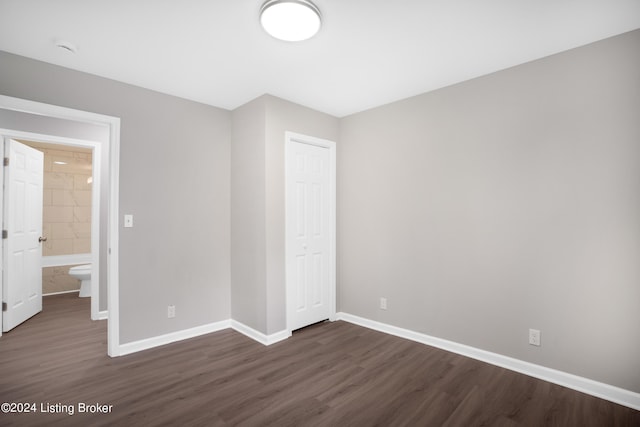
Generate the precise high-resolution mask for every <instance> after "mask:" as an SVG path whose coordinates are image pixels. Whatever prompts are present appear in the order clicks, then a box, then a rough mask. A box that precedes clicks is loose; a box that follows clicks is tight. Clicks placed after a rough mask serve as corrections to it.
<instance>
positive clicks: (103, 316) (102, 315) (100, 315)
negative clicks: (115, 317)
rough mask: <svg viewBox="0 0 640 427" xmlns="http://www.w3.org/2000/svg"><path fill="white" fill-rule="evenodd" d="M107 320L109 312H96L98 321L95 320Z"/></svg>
mask: <svg viewBox="0 0 640 427" xmlns="http://www.w3.org/2000/svg"><path fill="white" fill-rule="evenodd" d="M108 318H109V311H107V310H103V311H99V312H98V319H97V320H106V319H108Z"/></svg>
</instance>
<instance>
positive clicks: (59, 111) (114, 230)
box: [0, 95, 120, 357]
mask: <svg viewBox="0 0 640 427" xmlns="http://www.w3.org/2000/svg"><path fill="white" fill-rule="evenodd" d="M0 108H3V109H6V110H13V111H20V112H24V113H31V114H37V115H41V116H45V117H53V118H57V119H67V120H73V121H77V122H83V123H90V124H98V125H102V126H106V127H107V128H108V129H109V147H108V148H109V152H108V153H104V154H105V155H108V159H109V161H108V163H109V185H108V192H109V197H108V200H109V208H108V219H107V220H108V223H107V242H108V249H107V307H108V310H109V316H108V320H107V322H108V323H107V325H108V332H107V353H108V354H109V356H112V357H114V356H118V355H119V352H120V326H119V323H120V322H119V320H120V316H119V304H118V301H119V295H118V294H119V283H118V277H119V273H118V271H119V268H118V253H119V251H118V241H119V228H118V227H119V222H118V215H119V209H120V207H119V200H120V197H119V188H120V187H119V170H120V165H119V159H120V118H118V117H112V116H106V115H103V114H96V113H91V112H88V111H82V110H75V109H72V108H66V107H61V106H57V105H51V104H45V103H42V102H36V101H29V100H26V99H20V98H14V97H10V96H5V95H0ZM99 144H100V143H99ZM101 148H102V144H100V148H98V149H97V150H98V151H99V150H100V149H101ZM105 151H106V150H105ZM92 232H93V230H92ZM92 252H93V247H92ZM1 292H2V291H1V290H0V297H2V295H1ZM96 300H97V299H96ZM92 303H93V301H92ZM96 313H97V310H96ZM92 316H93V304H92ZM0 329H1V328H0Z"/></svg>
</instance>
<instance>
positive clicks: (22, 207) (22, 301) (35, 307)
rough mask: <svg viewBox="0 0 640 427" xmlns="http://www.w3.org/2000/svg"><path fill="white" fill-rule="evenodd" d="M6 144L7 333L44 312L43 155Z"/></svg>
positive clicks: (4, 280)
mask: <svg viewBox="0 0 640 427" xmlns="http://www.w3.org/2000/svg"><path fill="white" fill-rule="evenodd" d="M4 144H5V147H4V149H5V150H4V153H5V157H6V158H8V159H9V160H8V161H9V163H8V165H6V166H5V167H4V184H5V189H4V217H3V230H6V238H4V239H3V257H4V259H3V263H2V265H3V271H2V290H3V300H4V301H3V302H4V304H3V312H2V330H3V332H6V331H9V330H11V329H13V328H14V327H16V326H17V325H19V324H20V323H22V322H24V321H25V320H27V319H28V318H30V317H31V316H33V315H35V314H37V313H39V312H40V311H42V244H41V241H40V239H41V237H42V187H43V166H44V161H43V158H44V156H43V154H42V152H40V151H38V150H36V149H33V148H31V147H27V146H26V145H24V144H20V143H19V142H17V141H14V140H11V139H6V140H5V143H4ZM3 237H5V232H4V231H3Z"/></svg>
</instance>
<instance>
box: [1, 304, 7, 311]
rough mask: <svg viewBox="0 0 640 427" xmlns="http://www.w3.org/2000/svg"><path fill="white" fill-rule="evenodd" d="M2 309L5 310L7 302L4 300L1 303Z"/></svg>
mask: <svg viewBox="0 0 640 427" xmlns="http://www.w3.org/2000/svg"><path fill="white" fill-rule="evenodd" d="M2 311H7V303H6V302H3V303H2Z"/></svg>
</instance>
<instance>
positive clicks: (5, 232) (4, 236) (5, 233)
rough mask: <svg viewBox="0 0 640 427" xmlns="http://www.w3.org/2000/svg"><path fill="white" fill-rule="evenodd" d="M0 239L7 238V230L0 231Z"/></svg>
mask: <svg viewBox="0 0 640 427" xmlns="http://www.w3.org/2000/svg"><path fill="white" fill-rule="evenodd" d="M2 238H3V239H7V238H9V232H8V231H7V230H2Z"/></svg>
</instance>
